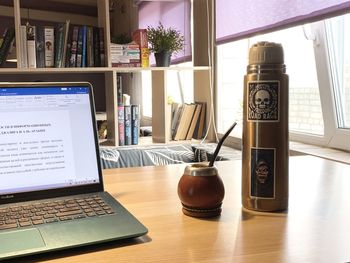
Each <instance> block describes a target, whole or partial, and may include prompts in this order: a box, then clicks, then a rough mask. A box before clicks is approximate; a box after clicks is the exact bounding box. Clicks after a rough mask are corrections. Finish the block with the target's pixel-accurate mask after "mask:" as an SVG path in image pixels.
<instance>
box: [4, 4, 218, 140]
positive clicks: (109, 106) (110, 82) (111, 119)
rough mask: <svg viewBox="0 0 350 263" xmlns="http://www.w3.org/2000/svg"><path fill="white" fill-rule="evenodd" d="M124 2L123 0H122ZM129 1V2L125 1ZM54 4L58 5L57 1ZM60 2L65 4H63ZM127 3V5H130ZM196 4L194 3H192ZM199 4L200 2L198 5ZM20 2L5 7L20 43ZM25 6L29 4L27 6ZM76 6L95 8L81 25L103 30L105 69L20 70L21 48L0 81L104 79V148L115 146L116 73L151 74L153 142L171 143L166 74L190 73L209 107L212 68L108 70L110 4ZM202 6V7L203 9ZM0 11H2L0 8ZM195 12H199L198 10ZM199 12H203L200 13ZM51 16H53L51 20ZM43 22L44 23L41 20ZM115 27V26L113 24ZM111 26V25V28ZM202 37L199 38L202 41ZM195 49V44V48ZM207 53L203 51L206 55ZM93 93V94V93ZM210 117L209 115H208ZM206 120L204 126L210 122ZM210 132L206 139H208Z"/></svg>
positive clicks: (200, 98) (71, 16) (23, 16)
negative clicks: (94, 13) (93, 76)
mask: <svg viewBox="0 0 350 263" xmlns="http://www.w3.org/2000/svg"><path fill="white" fill-rule="evenodd" d="M125 1H126V0H125ZM127 1H129V0H127ZM56 2H60V1H58V0H56ZM61 2H64V1H63V0H62V1H61ZM129 2H130V1H129ZM195 2H197V0H195ZM198 2H200V1H198ZM21 3H24V2H23V0H22V1H21V0H13V6H12V7H6V8H5V9H6V10H7V11H9V10H10V11H12V12H13V18H14V26H15V32H16V33H15V37H16V40H18V39H20V25H21V23H22V24H23V19H27V15H26V14H27V13H28V12H29V11H28V10H25V9H24V8H21ZM27 3H28V2H27ZM77 3H81V4H88V5H95V6H96V7H97V11H98V12H97V17H95V18H94V17H87V18H86V20H84V21H83V22H81V23H82V24H85V25H92V26H98V27H102V28H103V29H104V50H105V66H104V67H86V68H33V69H30V68H20V65H21V61H20V60H21V50H20V45H16V53H17V67H14V68H0V81H8V79H14V78H15V77H16V76H19V75H20V76H24V79H25V80H26V81H36V80H37V79H40V78H41V77H45V76H46V78H47V76H50V75H52V74H54V75H57V76H58V78H59V79H62V81H64V80H65V79H66V77H67V76H68V77H69V76H72V75H79V76H82V77H81V78H83V79H84V78H85V77H84V76H86V78H87V77H88V76H89V75H90V74H97V75H99V76H102V77H103V79H104V87H103V88H104V93H105V98H104V100H105V107H106V115H107V127H108V139H107V141H105V142H104V144H106V145H118V132H117V131H118V127H117V125H118V124H117V116H118V112H117V110H118V109H117V99H116V96H117V79H116V78H117V73H140V72H142V71H151V74H152V108H153V110H152V115H153V121H152V128H153V129H152V132H153V136H152V139H153V142H160V143H166V142H169V141H171V138H170V115H169V114H168V113H169V105H167V103H166V101H167V91H166V90H167V88H166V78H167V74H168V72H169V71H174V70H175V71H183V70H187V71H191V72H193V74H194V98H195V100H198V101H205V102H207V105H210V101H211V93H210V89H209V72H210V70H211V67H210V66H208V64H207V63H202V65H203V66H199V64H198V63H197V65H196V66H195V67H169V68H157V67H150V68H114V67H111V54H110V42H111V34H110V31H111V25H110V21H111V20H110V11H109V6H110V5H109V0H89V1H78V2H77ZM203 4H205V3H202V4H201V5H203ZM0 9H1V8H0ZM198 10H199V11H200V10H202V9H201V8H198ZM30 12H31V14H37V16H42V17H44V18H45V17H47V19H51V20H48V21H52V22H55V23H58V22H65V20H67V19H69V20H71V23H77V24H79V23H78V22H77V21H79V19H80V17H79V16H77V15H74V14H69V13H59V12H57V11H56V12H51V11H47V13H48V14H46V16H45V11H43V10H34V9H31V10H30ZM200 12H203V10H202V11H200ZM53 14H55V15H54V16H53ZM44 18H43V19H44ZM114 23H115V22H114ZM112 26H114V25H112ZM202 37H203V36H201V38H202ZM194 46H196V44H194ZM205 52H206V51H202V53H203V54H205ZM196 56H201V52H197V54H196V55H195V57H196ZM95 93H96V92H95ZM207 115H209V114H207ZM208 118H209V116H208V117H207V123H208V121H209V119H208ZM211 136H212V135H211V132H209V136H208V139H210V138H212V137H211Z"/></svg>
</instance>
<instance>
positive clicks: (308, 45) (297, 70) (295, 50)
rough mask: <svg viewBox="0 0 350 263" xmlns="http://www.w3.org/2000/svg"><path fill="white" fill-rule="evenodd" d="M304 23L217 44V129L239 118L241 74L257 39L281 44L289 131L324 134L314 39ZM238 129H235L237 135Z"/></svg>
mask: <svg viewBox="0 0 350 263" xmlns="http://www.w3.org/2000/svg"><path fill="white" fill-rule="evenodd" d="M305 28H306V26H298V27H294V28H290V29H287V30H281V31H277V32H274V33H270V34H265V35H260V36H257V37H253V38H250V39H245V40H240V41H236V42H233V43H228V44H224V45H220V46H218V52H217V53H218V89H217V94H218V95H217V98H218V99H217V112H218V114H217V115H218V117H217V119H218V131H219V132H220V133H223V132H224V131H225V130H226V129H227V128H228V127H229V126H230V123H232V122H233V121H234V120H238V121H239V124H241V121H242V113H243V110H242V107H243V89H244V87H243V76H244V75H245V74H246V67H247V64H248V53H249V48H250V46H251V45H252V44H253V43H256V42H258V41H271V42H278V43H281V44H282V45H283V49H284V55H285V64H286V66H287V74H288V75H289V93H290V95H289V115H290V116H289V122H290V124H289V125H290V130H291V131H296V132H305V133H312V134H317V135H322V134H323V129H324V126H323V118H322V110H321V102H320V96H319V92H318V83H317V73H316V67H315V58H314V52H313V41H312V40H308V39H307V36H306V33H305V31H306V29H305ZM238 133H241V130H239V126H238V129H236V131H235V134H236V135H238Z"/></svg>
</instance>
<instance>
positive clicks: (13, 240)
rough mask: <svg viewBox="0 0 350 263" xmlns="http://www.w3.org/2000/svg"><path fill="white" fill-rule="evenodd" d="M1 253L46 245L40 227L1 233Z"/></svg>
mask: <svg viewBox="0 0 350 263" xmlns="http://www.w3.org/2000/svg"><path fill="white" fill-rule="evenodd" d="M0 244H1V246H0V254H3V253H4V254H5V253H11V252H15V251H21V250H27V249H35V248H40V247H45V242H44V240H43V238H42V237H41V234H40V232H39V230H38V229H36V228H32V229H25V230H19V231H13V232H7V233H0Z"/></svg>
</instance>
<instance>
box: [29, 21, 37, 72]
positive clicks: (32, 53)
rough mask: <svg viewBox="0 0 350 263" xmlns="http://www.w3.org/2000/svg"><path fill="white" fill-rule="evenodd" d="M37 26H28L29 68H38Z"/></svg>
mask: <svg viewBox="0 0 350 263" xmlns="http://www.w3.org/2000/svg"><path fill="white" fill-rule="evenodd" d="M35 30H36V28H35V26H31V25H28V26H27V51H28V68H36V45H35Z"/></svg>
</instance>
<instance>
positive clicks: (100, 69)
mask: <svg viewBox="0 0 350 263" xmlns="http://www.w3.org/2000/svg"><path fill="white" fill-rule="evenodd" d="M208 69H210V67H149V68H136V67H134V68H132V67H123V68H117V67H89V68H0V74H46V73H59V74H71V73H72V74H76V73H82V74H83V73H107V72H116V73H117V72H126V73H132V72H135V73H136V72H143V71H186V70H195V71H201V70H208Z"/></svg>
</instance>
